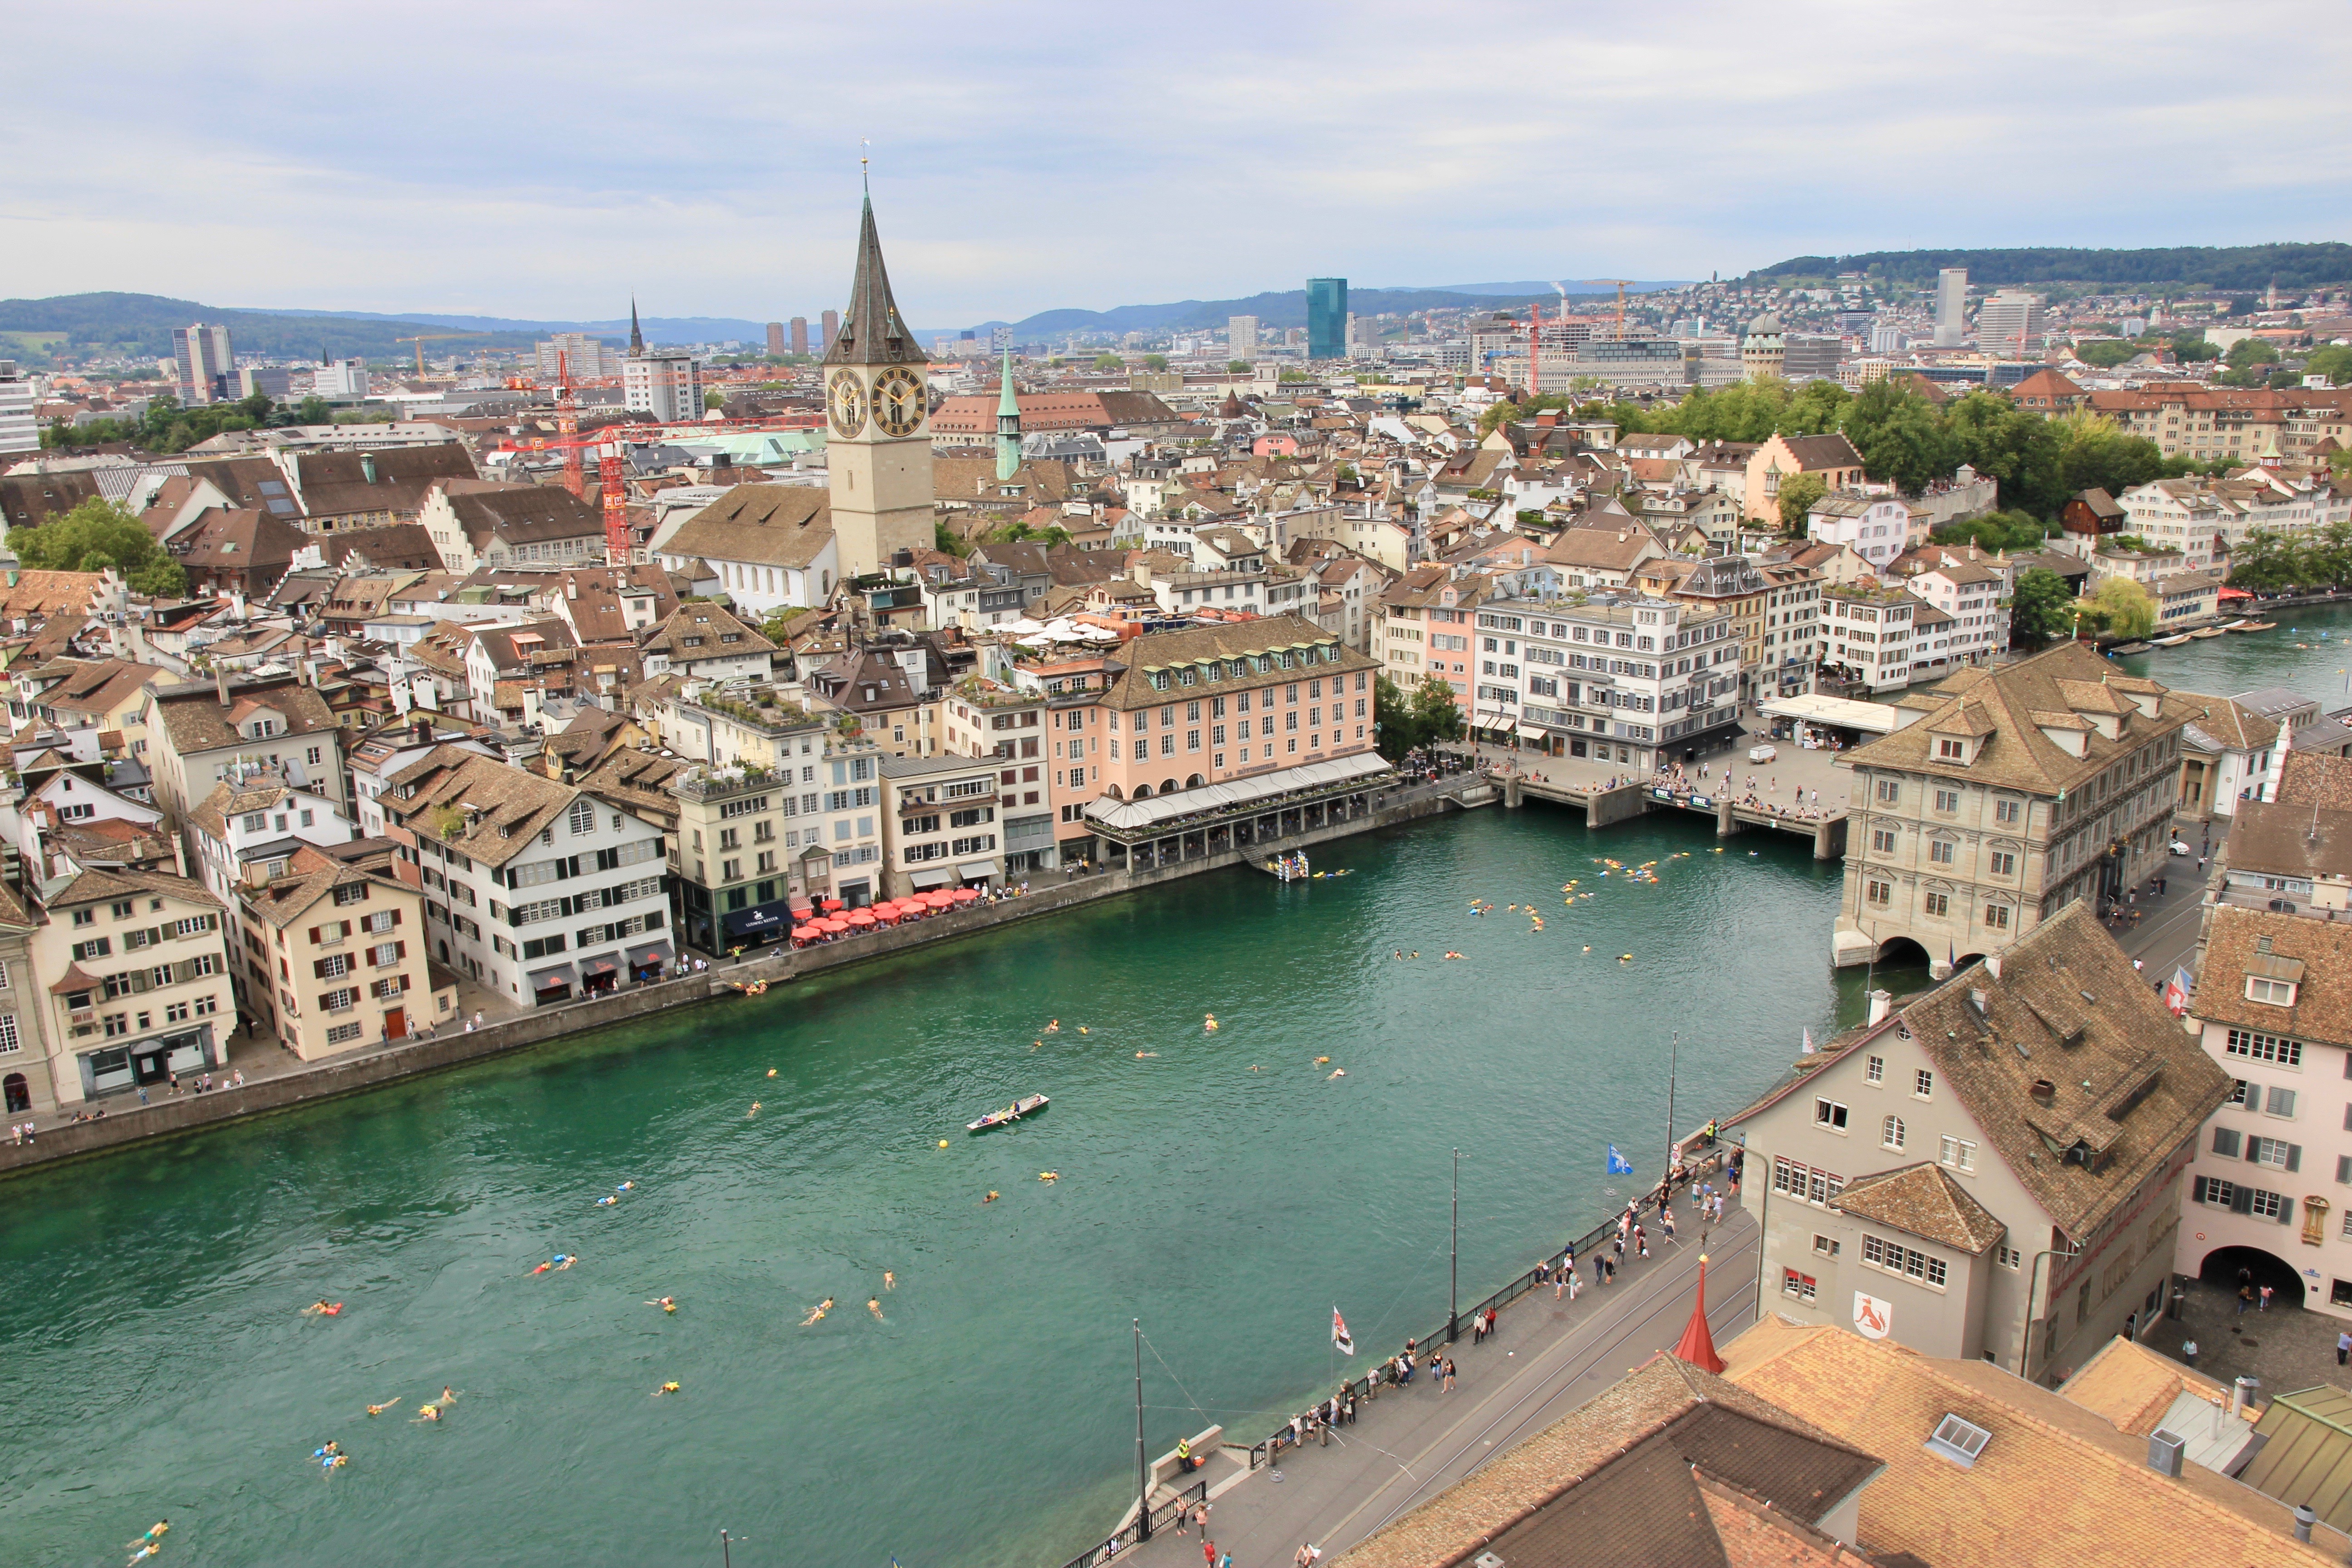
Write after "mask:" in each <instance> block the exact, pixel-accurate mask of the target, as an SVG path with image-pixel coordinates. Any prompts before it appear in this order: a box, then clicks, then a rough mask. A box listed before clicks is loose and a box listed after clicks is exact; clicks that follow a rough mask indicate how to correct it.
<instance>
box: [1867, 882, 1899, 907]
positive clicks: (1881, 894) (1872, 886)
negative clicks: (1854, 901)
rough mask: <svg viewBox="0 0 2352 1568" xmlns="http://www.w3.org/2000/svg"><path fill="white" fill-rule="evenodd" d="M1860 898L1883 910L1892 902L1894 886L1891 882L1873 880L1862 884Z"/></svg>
mask: <svg viewBox="0 0 2352 1568" xmlns="http://www.w3.org/2000/svg"><path fill="white" fill-rule="evenodd" d="M1862 896H1863V897H1864V899H1865V900H1868V901H1870V902H1871V903H1874V904H1875V905H1877V906H1878V907H1879V908H1880V909H1882V910H1883V909H1885V907H1886V906H1887V904H1888V903H1889V902H1891V901H1892V900H1893V899H1894V897H1895V886H1894V884H1893V883H1891V882H1880V881H1875V880H1873V881H1868V882H1864V884H1863V885H1862Z"/></svg>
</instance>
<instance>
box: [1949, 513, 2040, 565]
mask: <svg viewBox="0 0 2352 1568" xmlns="http://www.w3.org/2000/svg"><path fill="white" fill-rule="evenodd" d="M2049 536H2050V529H2049V526H2048V525H2047V524H2046V523H2044V522H2043V521H2042V520H2041V519H2040V518H2038V517H2035V516H2034V515H2033V514H2032V512H2030V511H2017V510H2007V511H1989V512H1986V513H1985V514H1984V515H1983V516H1981V517H1971V518H1965V519H1962V520H1961V521H1958V522H1948V523H1946V524H1945V525H1944V526H1943V527H1941V528H1939V529H1937V530H1936V531H1935V532H1934V533H1933V534H1932V535H1930V537H1931V538H1933V539H1934V540H1935V542H1937V543H1938V544H1973V545H1975V546H1976V547H1977V548H1978V549H1979V550H1992V551H2007V550H2038V549H2040V548H2041V546H2042V541H2043V540H2045V539H2047V538H2048V537H2049ZM2062 581H2063V579H2062Z"/></svg>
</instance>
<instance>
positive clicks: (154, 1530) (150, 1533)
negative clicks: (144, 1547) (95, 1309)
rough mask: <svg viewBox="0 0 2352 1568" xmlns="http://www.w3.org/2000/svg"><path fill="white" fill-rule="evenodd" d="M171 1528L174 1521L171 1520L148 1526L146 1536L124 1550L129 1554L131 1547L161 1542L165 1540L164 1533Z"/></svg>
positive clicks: (131, 1543)
mask: <svg viewBox="0 0 2352 1568" xmlns="http://www.w3.org/2000/svg"><path fill="white" fill-rule="evenodd" d="M171 1528H172V1521H170V1520H168V1519H159V1520H157V1521H155V1522H154V1523H153V1524H152V1525H150V1526H148V1529H147V1533H146V1534H144V1535H142V1536H141V1537H140V1538H139V1540H138V1541H133V1542H129V1543H128V1544H126V1545H125V1546H124V1547H123V1549H122V1550H124V1551H125V1552H128V1551H130V1550H131V1547H133V1546H137V1545H139V1544H140V1543H141V1542H148V1543H150V1544H152V1543H153V1542H158V1541H161V1540H163V1532H164V1531H168V1530H170V1529H171Z"/></svg>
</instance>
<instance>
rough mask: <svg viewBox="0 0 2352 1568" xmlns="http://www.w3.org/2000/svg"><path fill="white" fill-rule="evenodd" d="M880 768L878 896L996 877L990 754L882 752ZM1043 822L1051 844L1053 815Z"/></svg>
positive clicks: (997, 833) (999, 867) (998, 837)
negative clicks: (888, 754) (881, 864)
mask: <svg viewBox="0 0 2352 1568" xmlns="http://www.w3.org/2000/svg"><path fill="white" fill-rule="evenodd" d="M881 771H882V787H883V790H884V793H885V794H886V795H887V797H888V798H887V801H886V803H885V805H886V810H885V811H884V813H883V816H882V826H883V850H884V854H885V861H884V864H885V866H886V869H885V871H884V872H883V879H882V895H883V897H885V898H891V899H902V898H905V897H906V896H907V895H908V893H920V892H928V891H930V890H932V889H939V888H964V887H986V886H988V885H989V884H990V883H992V881H994V880H995V879H998V878H1000V877H1002V876H1003V850H1002V848H1001V847H1000V846H1001V844H1002V841H1003V824H1001V823H1000V821H999V817H998V810H997V799H998V788H999V786H998V784H997V777H996V775H997V765H996V763H995V760H994V759H992V758H989V757H928V758H918V757H884V758H882V759H881ZM1014 798H1016V799H1017V798H1018V796H1017V795H1016V796H1015V797H1014ZM1045 823H1046V834H1047V838H1046V842H1047V845H1048V847H1051V844H1052V824H1053V818H1052V817H1051V816H1047V817H1046V818H1045Z"/></svg>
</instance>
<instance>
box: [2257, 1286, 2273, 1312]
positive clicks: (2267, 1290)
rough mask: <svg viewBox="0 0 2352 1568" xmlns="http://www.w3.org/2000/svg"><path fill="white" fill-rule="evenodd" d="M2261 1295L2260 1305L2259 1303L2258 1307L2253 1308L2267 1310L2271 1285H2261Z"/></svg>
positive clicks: (2269, 1307)
mask: <svg viewBox="0 0 2352 1568" xmlns="http://www.w3.org/2000/svg"><path fill="white" fill-rule="evenodd" d="M2262 1296H2263V1301H2262V1305H2261V1306H2260V1307H2258V1308H2256V1309H2255V1310H2257V1311H2263V1312H2267V1311H2269V1310H2271V1287H2270V1286H2268V1285H2265V1286H2263V1291H2262Z"/></svg>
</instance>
